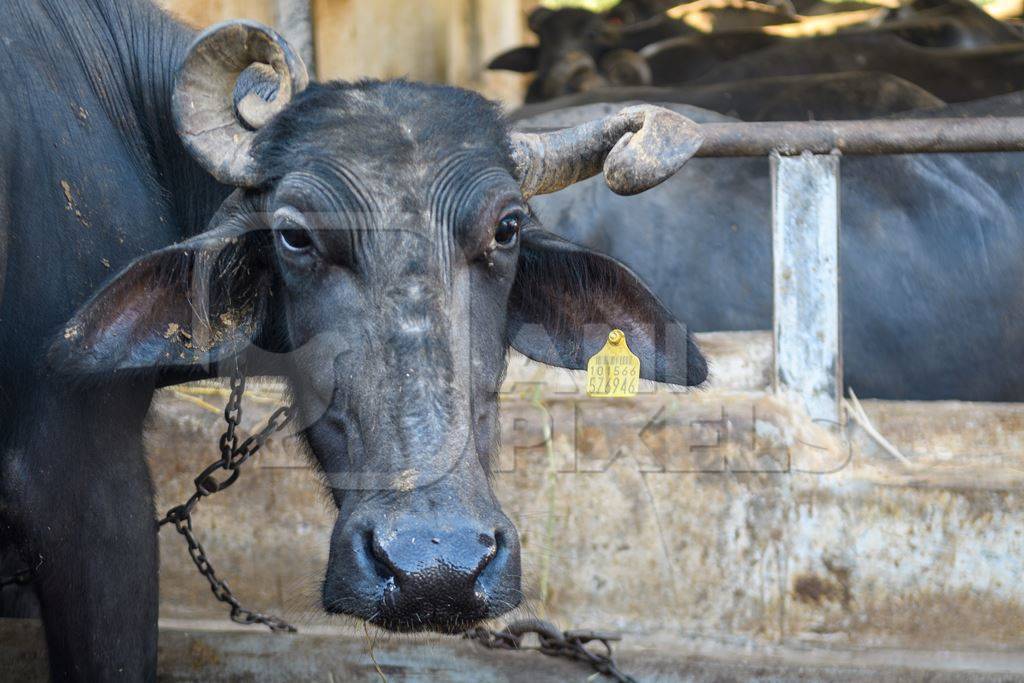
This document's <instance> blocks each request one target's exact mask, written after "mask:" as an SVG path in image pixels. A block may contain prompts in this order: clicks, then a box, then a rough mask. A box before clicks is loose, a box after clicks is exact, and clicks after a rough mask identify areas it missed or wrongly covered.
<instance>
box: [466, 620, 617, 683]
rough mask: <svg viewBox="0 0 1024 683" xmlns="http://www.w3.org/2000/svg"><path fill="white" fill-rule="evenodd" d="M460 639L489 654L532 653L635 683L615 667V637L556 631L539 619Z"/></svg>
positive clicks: (475, 632) (472, 631) (480, 629)
mask: <svg viewBox="0 0 1024 683" xmlns="http://www.w3.org/2000/svg"><path fill="white" fill-rule="evenodd" d="M529 634H534V635H536V636H537V643H538V645H537V646H529V645H524V644H523V641H524V639H525V637H526V636H527V635H529ZM462 637H463V638H466V639H468V640H474V641H476V642H477V643H479V644H480V645H482V646H484V647H486V648H488V649H491V650H536V651H538V652H540V653H541V654H545V655H548V656H549V657H561V658H563V659H571V660H573V661H576V662H583V663H584V664H588V665H589V666H590V667H591V668H592V669H593V670H594V671H596V672H598V673H601V674H604V675H605V676H608V677H609V678H611V679H612V680H615V681H617V682H618V683H636V679H635V678H633V677H632V676H629V675H628V674H624V673H623V672H622V671H620V670H619V667H618V665H617V664H616V663H615V658H614V656H613V654H612V645H611V644H612V642H615V641H618V640H621V639H622V637H621V636H620V635H619V634H617V633H602V632H598V631H559V630H558V628H557V627H556V626H555V625H554V624H552V623H550V622H547V621H543V620H541V619H522V620H520V621H515V622H512V623H511V624H509V625H507V626H506V627H505V628H504V629H502V630H500V631H494V630H491V629H486V628H483V627H477V628H473V629H470V630H468V631H466V632H465V633H463V634H462ZM592 642H597V643H600V644H601V645H603V646H604V652H600V651H594V650H593V649H592V648H589V647H587V644H588V643H592Z"/></svg>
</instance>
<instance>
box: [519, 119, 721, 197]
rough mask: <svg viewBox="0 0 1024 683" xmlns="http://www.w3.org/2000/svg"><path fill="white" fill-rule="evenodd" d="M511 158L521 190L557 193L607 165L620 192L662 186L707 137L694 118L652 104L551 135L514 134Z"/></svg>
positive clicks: (608, 178) (606, 172)
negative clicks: (692, 119)
mask: <svg viewBox="0 0 1024 683" xmlns="http://www.w3.org/2000/svg"><path fill="white" fill-rule="evenodd" d="M511 139H512V160H513V161H514V163H515V166H516V176H517V178H518V179H519V183H520V186H521V187H522V190H523V194H524V195H525V196H526V197H527V198H529V197H532V196H534V195H538V194H547V193H550V192H557V191H559V190H561V189H564V188H566V187H568V186H570V185H572V184H573V183H578V182H580V181H581V180H586V179H587V178H590V177H591V176H595V175H597V174H598V173H600V172H601V170H602V168H603V169H604V177H605V182H607V183H608V187H610V188H611V189H612V191H613V192H615V193H616V194H621V195H633V194H639V193H640V192H644V191H645V190H649V189H651V188H652V187H654V186H656V185H659V184H661V183H662V182H664V181H665V180H667V179H668V178H669V177H670V176H672V175H673V174H674V173H675V172H676V171H678V170H679V169H680V168H682V166H683V164H685V163H686V162H687V161H688V160H689V159H690V157H692V156H693V155H694V154H696V153H697V150H698V149H700V146H701V143H702V142H704V135H703V134H702V133H701V131H700V127H699V126H698V125H697V124H696V123H694V122H693V121H691V120H690V119H688V118H686V117H685V116H682V115H681V114H677V113H675V112H674V111H669V110H668V109H664V108H662V107H655V106H652V105H639V106H635V107H627V108H626V109H623V110H622V111H620V112H619V113H618V114H615V115H614V116H609V117H607V118H604V119H601V120H600V121H591V122H590V123H585V124H583V125H580V126H576V127H575V128H567V129H565V130H558V131H553V132H550V133H513V134H512V136H511Z"/></svg>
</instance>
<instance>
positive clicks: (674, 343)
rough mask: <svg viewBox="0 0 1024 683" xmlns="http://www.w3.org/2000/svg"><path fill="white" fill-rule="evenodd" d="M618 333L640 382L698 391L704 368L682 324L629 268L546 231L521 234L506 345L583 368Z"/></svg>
mask: <svg viewBox="0 0 1024 683" xmlns="http://www.w3.org/2000/svg"><path fill="white" fill-rule="evenodd" d="M616 328H618V329H621V330H622V331H623V332H624V333H625V335H626V342H627V343H628V344H629V348H630V349H631V350H632V351H633V353H634V354H636V355H637V356H638V357H639V358H640V376H641V377H643V378H645V379H651V380H655V381H658V382H666V383H669V384H681V385H687V386H696V385H699V384H703V383H704V381H705V380H706V379H707V374H708V370H707V362H706V361H705V360H704V356H703V355H702V354H701V352H700V349H699V348H697V344H696V343H695V342H694V340H693V338H692V337H691V336H690V334H689V332H688V331H687V330H686V328H685V326H684V325H682V324H681V323H680V322H679V321H677V320H676V319H675V318H674V317H673V316H672V314H671V313H669V312H668V311H667V310H666V309H665V307H664V306H662V304H661V302H660V301H658V299H657V298H656V297H655V296H654V294H652V293H651V291H650V290H649V289H647V287H646V286H644V284H643V283H642V282H641V281H640V280H639V278H637V276H636V275H634V274H633V272H632V271H630V270H629V269H628V268H627V267H626V266H624V265H622V264H621V263H619V262H618V261H616V260H614V259H612V258H610V257H608V256H604V255H602V254H598V253H596V252H593V251H589V250H587V249H584V248H583V247H580V246H577V245H575V244H573V243H571V242H568V241H566V240H563V239H561V238H560V237H556V236H555V235H552V234H551V233H548V232H545V231H543V230H537V229H528V230H524V231H523V233H522V235H521V245H520V252H519V266H518V270H517V272H516V281H515V284H514V285H513V286H512V292H511V294H510V296H509V304H508V340H509V343H510V344H511V345H512V347H513V348H515V349H516V350H518V351H520V352H521V353H523V354H524V355H526V356H528V357H530V358H532V359H534V360H537V361H540V362H541V363H546V364H548V365H554V366H558V367H562V368H568V369H570V370H583V369H585V368H586V367H587V361H588V360H589V359H590V357H591V356H593V355H594V354H595V353H597V352H598V351H600V350H601V348H602V347H603V346H604V344H605V341H606V340H607V339H608V333H609V332H610V331H611V330H613V329H616Z"/></svg>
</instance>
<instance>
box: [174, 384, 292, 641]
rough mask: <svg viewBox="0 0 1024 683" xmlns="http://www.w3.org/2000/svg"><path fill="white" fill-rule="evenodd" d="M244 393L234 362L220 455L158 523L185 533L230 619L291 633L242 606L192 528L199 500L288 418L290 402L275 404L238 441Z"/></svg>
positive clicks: (237, 470)
mask: <svg viewBox="0 0 1024 683" xmlns="http://www.w3.org/2000/svg"><path fill="white" fill-rule="evenodd" d="M244 394H245V374H244V373H243V372H242V368H241V367H240V366H237V365H236V366H235V371H234V373H233V374H232V376H231V392H230V394H229V395H228V402H227V405H226V406H225V408H224V421H225V422H227V425H228V426H227V429H225V430H224V434H223V435H221V437H220V458H219V459H217V460H215V461H214V462H212V463H210V464H209V465H208V466H207V467H206V469H204V470H203V471H202V472H201V473H200V474H199V476H198V477H196V478H195V480H194V481H193V484H195V487H196V490H195V493H193V494H192V495H191V496H190V497H189V499H188V500H186V501H185V502H184V503H182V504H181V505H178V506H175V507H173V508H171V509H170V510H168V511H167V514H166V515H164V518H163V519H161V520H160V525H159V526H160V527H163V526H164V525H165V524H173V525H174V528H175V530H177V532H178V533H179V534H181V535H182V536H184V537H185V541H186V543H188V554H189V555H190V556H191V557H192V562H194V563H195V565H196V569H198V570H199V573H200V574H201V575H202V576H203V577H204V578H205V579H206V580H207V581H208V582H209V583H210V591H211V592H212V593H213V596H214V597H215V598H217V600H219V601H221V602H223V603H226V604H227V605H228V606H230V607H231V621H234V622H235V623H238V624H245V625H251V624H263V625H264V626H266V627H267V628H269V629H270V630H271V631H275V632H287V633H295V632H296V629H295V627H294V626H292V625H291V624H289V623H288V622H286V621H284V620H283V619H279V618H278V617H273V616H269V615H266V614H261V613H260V612H254V611H252V610H250V609H246V608H245V607H242V605H241V603H240V602H239V601H238V599H237V598H236V597H235V594H234V593H232V592H231V589H230V588H229V587H228V584H227V582H226V581H224V579H221V578H220V577H218V576H217V573H216V572H215V571H214V569H213V565H212V564H210V560H209V558H208V557H207V555H206V550H205V549H204V548H203V545H202V544H201V543H200V542H199V539H198V538H196V536H195V534H194V533H193V532H192V514H193V513H194V512H195V508H196V505H198V504H199V501H200V500H202V499H203V498H207V497H209V496H212V495H213V494H215V493H218V492H220V491H223V490H224V489H226V488H228V487H230V486H231V485H232V484H234V483H235V482H236V481H237V480H238V476H239V475H240V474H241V472H242V470H241V468H242V465H244V464H245V463H246V462H247V461H248V460H249V458H251V457H252V456H254V455H256V453H257V451H259V450H260V449H261V448H262V447H263V446H264V445H265V444H266V443H267V441H268V440H269V439H270V437H271V436H273V435H274V434H276V433H277V432H280V431H281V430H282V429H284V428H285V427H286V426H288V423H289V422H291V419H292V415H293V408H292V406H287V407H284V408H279V409H278V410H276V411H274V414H273V415H271V416H270V419H268V420H267V424H266V425H265V426H264V427H263V429H261V430H260V431H259V432H257V433H256V434H253V435H252V436H250V437H249V438H247V439H246V440H245V441H243V442H242V443H241V444H239V443H238V434H237V428H238V425H239V423H241V421H242V397H243V395H244ZM219 470H224V472H226V473H227V474H226V476H224V478H223V479H220V480H218V479H217V478H216V477H215V476H214V475H216V474H217V472H218V471H219Z"/></svg>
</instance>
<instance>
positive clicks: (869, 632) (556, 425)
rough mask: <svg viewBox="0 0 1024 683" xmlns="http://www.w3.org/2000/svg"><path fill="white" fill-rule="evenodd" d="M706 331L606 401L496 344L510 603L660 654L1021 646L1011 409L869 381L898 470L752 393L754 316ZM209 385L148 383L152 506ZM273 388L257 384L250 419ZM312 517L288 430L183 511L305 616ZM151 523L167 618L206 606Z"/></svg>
mask: <svg viewBox="0 0 1024 683" xmlns="http://www.w3.org/2000/svg"><path fill="white" fill-rule="evenodd" d="M703 345H704V346H705V348H706V349H707V350H708V352H709V354H710V356H711V358H712V359H713V362H714V368H715V375H714V384H713V387H714V388H713V389H711V390H706V391H698V392H693V393H687V394H676V393H673V392H671V391H664V390H662V391H657V392H653V393H647V394H643V395H641V396H639V397H637V398H635V399H631V400H619V401H594V400H589V399H587V398H586V397H585V396H584V395H583V394H582V393H581V382H580V377H579V376H578V374H574V373H566V372H562V371H554V370H550V369H547V368H544V367H542V366H539V365H537V364H534V363H531V362H528V361H525V360H524V359H522V358H521V357H517V358H516V359H515V361H514V363H513V367H512V368H511V370H510V372H509V377H508V380H507V383H506V385H505V394H504V400H503V403H502V410H503V415H502V425H503V445H502V452H501V457H500V459H499V471H498V472H497V473H496V475H495V482H496V491H497V494H498V497H499V499H500V500H501V501H502V503H503V505H504V508H505V510H506V512H508V514H509V516H510V517H511V519H512V520H513V521H514V522H515V523H516V525H517V527H518V528H519V530H520V532H521V536H522V546H523V560H524V567H525V577H524V584H525V585H524V589H525V591H526V593H527V595H528V597H529V604H528V606H527V608H525V610H524V611H525V612H529V611H533V612H537V613H540V614H543V615H546V616H549V617H553V618H555V619H557V620H558V622H559V623H561V624H563V625H564V626H572V627H598V628H608V627H611V628H619V629H622V630H624V631H626V632H628V633H631V634H633V636H634V637H635V638H642V639H648V642H649V640H651V639H653V640H655V641H667V642H671V643H672V645H671V646H670V647H671V648H675V649H676V651H678V649H679V648H697V649H700V648H712V649H714V648H719V647H724V646H730V647H736V648H739V649H741V650H742V649H743V648H752V651H757V652H762V653H763V652H770V651H773V648H778V647H781V646H786V647H795V648H798V649H800V648H804V649H807V648H809V649H810V651H812V652H827V651H832V650H834V649H836V648H840V649H842V648H846V649H856V650H860V651H874V652H876V653H877V652H882V653H883V654H882V655H879V656H883V657H884V653H885V652H887V651H888V648H898V649H902V650H904V651H906V650H935V649H941V650H943V651H952V652H960V653H978V652H985V653H990V654H991V653H996V654H998V653H1000V652H1005V651H1008V650H1012V649H1015V648H1016V649H1019V648H1021V647H1024V586H1022V585H1021V584H1020V582H1019V581H1018V578H1017V577H1019V576H1020V575H1021V573H1022V572H1024V512H1022V510H1024V498H1022V495H1021V493H1020V490H1021V488H1020V487H1021V484H1024V455H1022V454H1024V406H1021V405H975V404H960V403H936V404H911V403H887V402H866V403H865V407H866V410H867V412H868V413H869V415H870V416H871V418H872V420H873V421H874V422H875V425H876V426H877V427H878V429H879V430H881V431H882V432H883V433H885V434H887V435H888V436H889V437H890V438H891V440H892V441H893V442H894V443H895V444H896V445H897V446H898V447H899V448H901V449H902V450H903V451H904V454H905V455H906V456H907V457H908V458H909V459H910V461H911V463H912V465H911V466H910V467H907V466H904V465H902V464H901V463H899V462H898V461H896V460H895V459H894V458H892V457H891V456H890V455H888V454H887V453H886V452H885V451H883V450H882V449H881V448H880V447H879V446H878V445H877V444H876V443H875V442H874V441H873V440H872V439H871V438H869V437H868V436H867V435H866V434H865V433H864V431H863V430H861V429H859V428H857V427H850V428H849V429H848V430H846V431H843V432H841V433H839V434H833V433H832V432H831V431H829V430H828V429H825V428H823V427H821V426H820V425H815V424H813V423H812V422H811V421H810V420H809V419H808V418H807V416H806V414H805V413H803V412H802V411H801V410H799V409H798V408H796V407H794V405H792V404H790V403H788V402H787V401H785V400H783V399H780V398H777V397H775V396H773V395H771V394H770V393H768V392H767V391H766V385H767V378H768V371H769V367H770V365H769V362H770V360H769V358H770V346H771V343H770V338H769V337H768V335H767V334H766V333H765V334H758V333H751V334H720V335H709V336H707V337H706V338H705V339H704V340H703ZM209 400H210V401H211V402H212V403H213V404H214V405H215V406H216V407H215V408H214V409H213V410H204V409H202V408H200V407H198V406H197V405H195V404H194V403H193V402H191V401H189V400H187V399H184V398H182V397H181V396H180V395H177V394H175V393H173V392H165V393H164V394H163V395H162V396H161V398H160V399H159V400H158V401H157V404H156V406H155V408H154V411H153V419H152V425H151V429H150V432H149V443H150V454H151V462H152V465H153V468H154V472H155V477H156V482H157V490H158V495H159V500H160V505H161V509H164V508H165V507H166V506H170V505H171V504H173V503H175V502H177V501H179V500H182V499H184V497H186V495H187V493H188V489H189V486H190V485H191V484H190V482H191V480H192V478H193V477H194V476H195V472H196V471H198V469H200V467H201V465H202V464H203V463H204V462H206V461H207V460H209V459H211V456H212V455H213V454H214V453H215V448H214V446H215V442H216V439H217V436H218V434H219V432H220V431H221V429H222V426H221V421H220V419H219V417H218V415H217V414H216V413H217V410H219V408H220V406H221V405H222V403H223V400H222V399H221V398H220V397H216V396H213V397H210V399H209ZM282 400H284V399H283V398H282V397H281V396H280V395H279V393H278V390H277V388H275V387H274V386H273V385H269V386H266V387H264V388H263V389H262V390H257V391H256V393H255V395H254V396H253V397H252V398H251V399H249V401H248V402H247V404H246V410H247V424H249V425H254V424H255V423H256V421H257V420H258V419H261V418H262V417H265V416H266V415H267V414H268V412H269V411H270V410H272V409H273V407H274V406H276V405H277V404H279V403H280V402H281V401H282ZM545 429H549V430H550V435H551V438H550V441H548V440H547V439H546V438H545ZM549 445H550V448H549ZM332 522H333V513H332V511H331V509H330V506H329V505H328V504H327V503H326V497H325V495H324V491H323V489H322V486H321V484H320V482H319V481H318V478H317V477H316V475H315V474H314V472H313V471H312V470H311V469H310V467H309V463H308V461H307V460H306V458H305V456H304V455H302V454H301V453H300V452H299V451H298V449H297V444H296V442H295V440H294V439H289V438H286V439H283V440H280V441H277V442H275V443H274V444H272V445H271V446H270V447H268V449H267V450H266V451H265V452H264V453H262V454H261V455H260V456H258V460H257V461H256V462H254V463H253V464H252V466H250V467H249V468H247V470H246V472H245V473H244V474H243V476H242V479H241V481H240V482H239V483H238V484H237V485H236V486H235V487H234V488H233V489H231V490H230V492H227V493H224V494H222V495H220V496H217V497H215V498H213V499H211V500H208V501H204V503H203V506H202V509H201V511H200V512H199V513H198V515H197V517H196V524H197V533H198V534H199V535H200V537H201V539H202V540H203V541H204V542H208V547H209V550H210V553H211V557H212V559H213V562H214V564H215V566H216V567H217V568H218V569H221V570H222V571H223V572H224V573H225V575H226V576H227V578H228V579H229V581H230V582H231V585H232V587H233V588H234V589H235V590H236V592H237V593H238V594H239V596H240V597H241V598H242V600H243V601H244V602H246V603H249V604H251V605H252V606H255V607H258V608H267V609H274V610H280V611H281V613H283V614H285V615H287V616H288V617H290V618H292V619H295V620H296V621H297V622H299V624H300V625H303V626H306V627H309V626H312V625H317V624H325V623H328V624H329V623H334V622H331V620H329V619H327V618H326V617H325V616H324V615H323V614H322V613H321V611H320V609H319V606H318V590H319V582H320V579H321V577H322V573H323V570H324V567H325V563H326V559H327V548H328V538H329V536H330V530H331V525H332ZM161 544H162V547H161V558H162V566H161V577H162V583H161V588H162V592H163V600H162V614H163V616H164V617H167V618H175V619H195V618H215V619H216V618H223V610H222V606H221V605H218V604H216V603H214V602H213V601H212V600H211V598H210V595H209V591H208V589H207V587H206V585H205V583H204V582H203V581H202V580H201V579H200V577H199V576H198V575H196V573H195V570H194V568H193V567H192V565H191V563H190V562H189V561H188V556H187V554H186V552H185V547H184V544H183V543H182V540H181V539H180V538H178V537H177V536H176V535H175V534H174V533H173V532H172V531H170V530H165V531H164V532H163V534H162V538H161ZM879 648H881V649H880V650H879Z"/></svg>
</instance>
